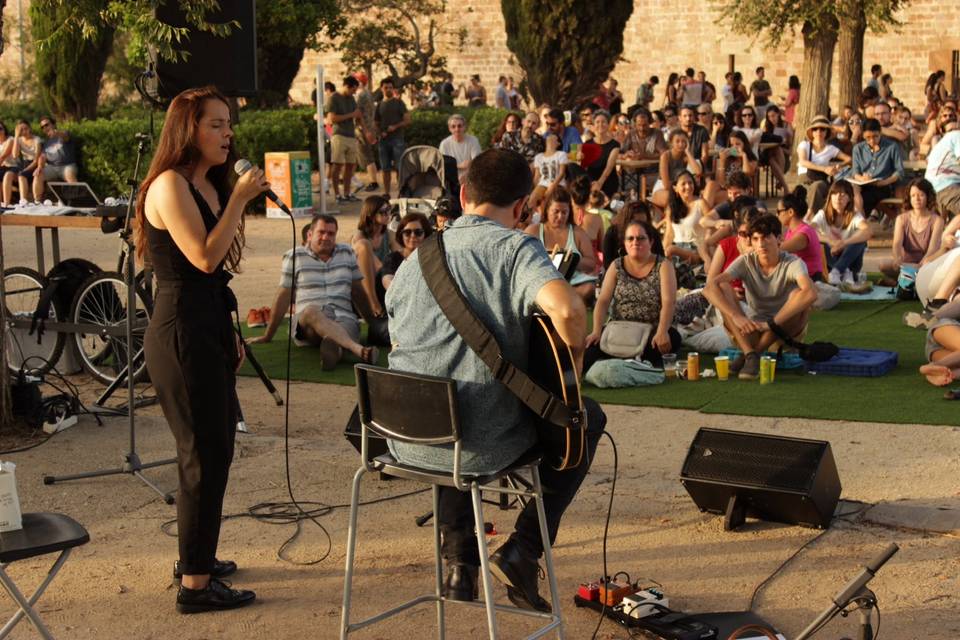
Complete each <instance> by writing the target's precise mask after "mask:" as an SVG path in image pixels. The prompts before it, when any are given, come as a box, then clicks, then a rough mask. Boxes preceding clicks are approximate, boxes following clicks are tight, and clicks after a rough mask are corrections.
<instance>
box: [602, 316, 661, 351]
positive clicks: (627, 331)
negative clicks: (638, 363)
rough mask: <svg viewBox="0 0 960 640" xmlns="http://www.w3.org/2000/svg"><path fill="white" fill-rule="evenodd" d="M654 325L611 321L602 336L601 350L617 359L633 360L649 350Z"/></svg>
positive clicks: (628, 321)
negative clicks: (648, 344)
mask: <svg viewBox="0 0 960 640" xmlns="http://www.w3.org/2000/svg"><path fill="white" fill-rule="evenodd" d="M652 333H653V325H652V324H650V323H648V322H633V321H632V320H611V321H610V322H608V323H607V325H606V326H605V327H604V328H603V333H601V334H600V350H601V351H603V352H604V353H606V354H608V355H611V356H616V357H617V358H633V357H636V356H638V355H640V354H641V353H643V350H644V349H646V348H647V343H648V342H650V336H651V334H652Z"/></svg>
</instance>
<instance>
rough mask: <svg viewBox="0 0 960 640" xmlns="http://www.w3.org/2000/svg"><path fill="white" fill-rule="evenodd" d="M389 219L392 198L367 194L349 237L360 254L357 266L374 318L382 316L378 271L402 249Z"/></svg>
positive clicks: (354, 248)
mask: <svg viewBox="0 0 960 640" xmlns="http://www.w3.org/2000/svg"><path fill="white" fill-rule="evenodd" d="M389 222H390V201H389V200H387V199H386V198H384V197H383V196H367V197H366V198H364V200H363V206H362V207H360V220H359V222H357V231H356V232H355V233H354V234H353V237H352V238H350V246H351V247H353V252H354V253H356V254H357V266H358V267H360V274H361V275H362V276H363V280H362V281H361V284H362V285H363V291H364V293H366V294H367V303H368V304H369V305H370V311H371V312H372V313H373V316H374V317H375V318H382V317H383V316H384V311H383V296H382V295H379V296H378V295H377V287H376V282H377V273H378V272H379V271H380V269H381V268H382V267H383V261H384V260H386V259H387V256H388V255H390V252H391V251H393V250H395V249H399V246H398V245H397V241H396V239H395V238H394V236H393V234H392V233H391V232H390V230H389V229H387V223H389Z"/></svg>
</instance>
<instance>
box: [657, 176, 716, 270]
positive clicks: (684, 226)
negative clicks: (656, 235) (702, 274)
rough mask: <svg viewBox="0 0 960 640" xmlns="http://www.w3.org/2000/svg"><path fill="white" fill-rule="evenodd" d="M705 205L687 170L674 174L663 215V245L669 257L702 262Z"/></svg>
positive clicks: (695, 262) (690, 261) (693, 262)
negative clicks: (668, 199)
mask: <svg viewBox="0 0 960 640" xmlns="http://www.w3.org/2000/svg"><path fill="white" fill-rule="evenodd" d="M705 208H706V207H705V205H704V202H703V200H702V199H700V197H699V195H698V194H697V185H696V183H695V182H694V180H693V175H692V174H691V173H690V172H689V171H683V172H682V173H680V175H678V176H677V179H676V181H675V183H674V185H673V189H672V190H671V193H670V202H669V204H668V205H667V211H666V215H665V216H664V222H665V224H664V234H663V249H664V253H665V254H666V256H667V257H668V258H677V259H679V260H684V261H686V262H689V263H690V264H697V263H699V262H703V260H704V257H703V256H701V255H700V248H701V247H702V246H703V233H704V230H703V227H701V226H700V224H699V223H700V218H702V217H703V214H704V210H705Z"/></svg>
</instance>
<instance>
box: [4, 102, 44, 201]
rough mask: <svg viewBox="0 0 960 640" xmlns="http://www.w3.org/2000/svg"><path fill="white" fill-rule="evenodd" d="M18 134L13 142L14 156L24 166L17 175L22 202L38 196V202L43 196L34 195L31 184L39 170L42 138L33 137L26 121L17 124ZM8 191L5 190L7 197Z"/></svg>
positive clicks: (5, 177) (5, 179)
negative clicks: (34, 174)
mask: <svg viewBox="0 0 960 640" xmlns="http://www.w3.org/2000/svg"><path fill="white" fill-rule="evenodd" d="M16 133H17V136H16V138H14V140H13V156H14V157H15V158H19V159H20V162H21V164H22V165H23V166H22V168H21V169H20V172H19V173H18V174H17V177H18V181H19V183H20V200H21V201H24V200H25V201H27V202H30V201H31V200H32V199H34V196H36V198H35V199H36V200H39V199H40V198H41V197H42V196H43V194H42V193H37V194H35V193H33V188H32V184H31V183H32V182H33V172H34V171H36V169H37V161H38V159H39V155H40V138H38V137H37V136H35V135H33V130H32V129H31V128H30V123H29V122H27V121H26V120H20V121H19V122H17V131H16ZM10 175H13V174H12V172H11V173H9V174H7V176H10ZM7 176H4V185H6V184H7V180H8V179H9V178H7ZM10 184H11V185H12V184H13V183H12V182H11V183H10ZM6 191H7V190H6V189H4V194H5V195H6ZM7 202H10V200H7ZM11 204H12V203H11Z"/></svg>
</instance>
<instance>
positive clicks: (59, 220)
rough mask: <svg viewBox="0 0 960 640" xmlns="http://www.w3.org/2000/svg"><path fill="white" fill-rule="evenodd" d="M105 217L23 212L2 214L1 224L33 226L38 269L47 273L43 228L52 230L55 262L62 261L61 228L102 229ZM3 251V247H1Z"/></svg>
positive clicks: (0, 249)
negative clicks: (29, 213) (44, 258)
mask: <svg viewBox="0 0 960 640" xmlns="http://www.w3.org/2000/svg"><path fill="white" fill-rule="evenodd" d="M101 220H103V218H101V217H99V216H86V215H83V216H31V215H26V214H22V213H5V214H3V215H0V225H4V226H9V227H33V229H34V234H35V238H36V243H37V271H38V272H40V275H45V274H46V273H47V271H46V269H45V268H44V261H43V230H44V229H48V230H49V231H50V242H51V250H52V252H53V264H54V265H57V264H59V262H60V229H100V222H101ZM0 251H3V247H0Z"/></svg>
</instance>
